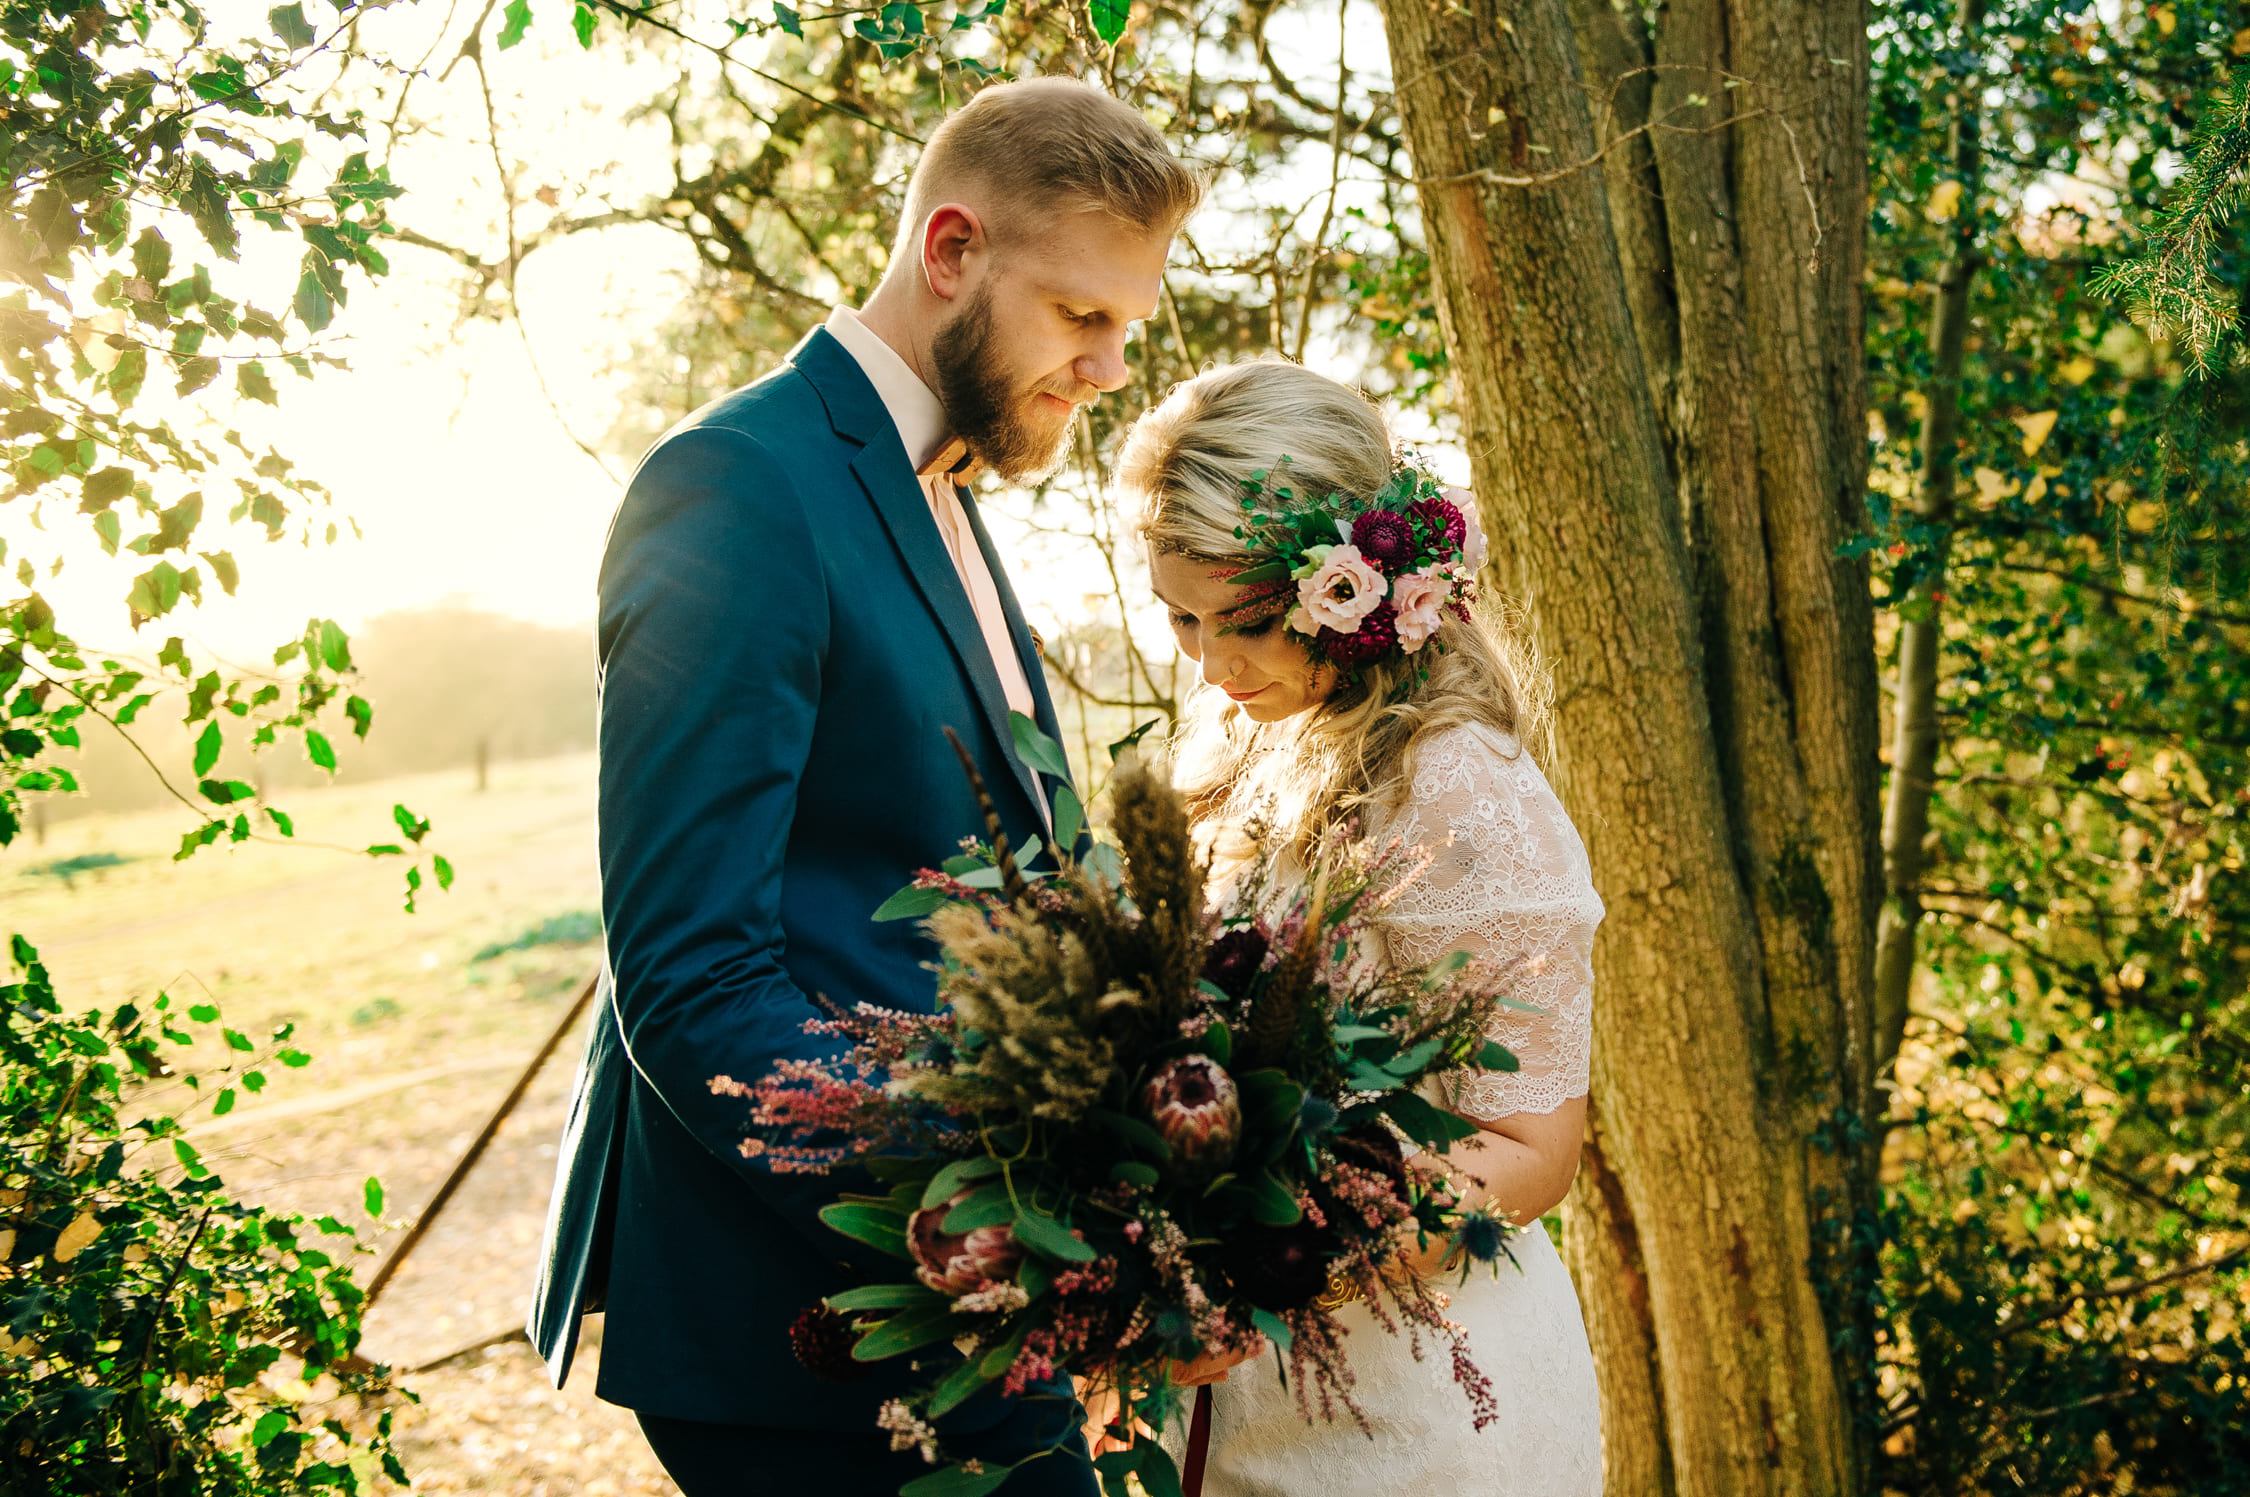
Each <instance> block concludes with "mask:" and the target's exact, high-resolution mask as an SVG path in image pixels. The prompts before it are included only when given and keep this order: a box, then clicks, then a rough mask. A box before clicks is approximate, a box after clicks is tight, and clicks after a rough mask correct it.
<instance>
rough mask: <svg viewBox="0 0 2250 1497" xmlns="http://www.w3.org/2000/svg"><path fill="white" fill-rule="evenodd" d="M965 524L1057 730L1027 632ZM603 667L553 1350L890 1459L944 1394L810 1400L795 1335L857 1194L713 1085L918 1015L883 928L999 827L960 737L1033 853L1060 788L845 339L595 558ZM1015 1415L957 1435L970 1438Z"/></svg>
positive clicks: (700, 419)
mask: <svg viewBox="0 0 2250 1497" xmlns="http://www.w3.org/2000/svg"><path fill="white" fill-rule="evenodd" d="M968 513H969V516H970V519H971V521H972V524H973V526H974V528H975V532H976V539H977V544H978V545H979V546H980V547H981V548H982V549H983V551H984V556H985V562H986V565H987V566H988V567H990V569H991V571H992V576H993V580H994V582H995V584H996V585H997V587H998V589H999V593H1000V597H1001V601H1002V603H1003V605H1004V606H1005V608H1006V611H1007V616H1008V626H1009V631H1010V635H1011V637H1012V639H1013V640H1014V641H1015V646H1016V652H1017V657H1018V659H1019V661H1020V662H1021V664H1022V666H1023V671H1024V675H1025V676H1026V678H1027V679H1028V680H1029V681H1030V682H1031V684H1032V691H1033V693H1034V695H1035V696H1036V697H1037V699H1038V707H1039V711H1038V719H1039V721H1040V723H1041V725H1042V727H1044V728H1045V730H1046V731H1047V732H1048V733H1049V734H1050V735H1051V736H1052V735H1053V734H1054V733H1055V726H1054V715H1053V709H1052V707H1051V705H1050V704H1049V702H1048V699H1047V693H1046V689H1045V683H1044V680H1043V678H1042V676H1041V673H1040V668H1039V661H1038V658H1037V655H1036V652H1035V651H1034V649H1033V645H1032V641H1031V637H1030V633H1029V631H1028V630H1027V629H1026V628H1025V626H1024V622H1023V617H1022V614H1021V612H1020V610H1019V609H1018V608H1017V605H1016V601H1015V597H1014V594H1013V593H1012V592H1011V591H1010V590H1009V587H1008V583H1007V579H1006V573H1005V572H1004V571H1003V569H1002V567H1001V565H1000V560H999V558H998V557H997V556H996V555H995V554H994V553H993V550H992V542H991V539H990V537H989V536H988V535H987V534H986V532H985V529H984V526H983V523H982V522H981V520H978V519H977V517H976V509H975V506H974V505H973V504H969V505H968ZM599 648H600V656H601V735H600V743H601V790H600V795H601V804H600V837H601V875H602V913H603V917H604V920H605V922H606V929H607V939H608V957H609V975H610V980H611V998H610V1002H609V1004H608V1006H607V1007H606V1008H605V1009H603V1010H602V1011H600V1012H598V1013H597V1015H596V1023H595V1025H594V1029H593V1034H592V1037H591V1040H590V1042H589V1044H588V1047H587V1053H586V1057H585V1060H584V1062H583V1064H582V1066H581V1068H580V1073H579V1078H578V1090H577V1094H576V1097H575V1099H574V1102H573V1105H572V1112H571V1120H570V1125H569V1129H568V1131H567V1132H566V1134H565V1137H564V1146H563V1157H562V1160H561V1162H560V1164H559V1166H558V1174H557V1181H556V1191H555V1198H554V1202H553V1204H552V1206H551V1207H550V1209H549V1221H548V1232H547V1243H546V1252H545V1255H544V1261H543V1264H542V1272H541V1276H540V1282H539V1288H538V1292H537V1294H536V1296H535V1299H534V1303H533V1306H532V1312H531V1325H530V1329H531V1334H532V1339H533V1344H534V1345H536V1346H537V1347H538V1349H539V1351H540V1353H541V1355H542V1356H544V1357H545V1358H546V1359H547V1361H548V1364H549V1368H550V1370H551V1372H552V1374H553V1376H554V1377H555V1380H556V1381H557V1383H558V1384H559V1383H560V1382H561V1380H562V1379H563V1378H564V1377H565V1376H567V1375H568V1372H569V1366H570V1359H571V1354H572V1350H573V1348H574V1346H575V1344H576V1340H577V1333H578V1323H579V1318H580V1315H581V1314H582V1313H583V1310H584V1309H585V1307H586V1306H588V1305H589V1304H590V1303H602V1302H605V1301H606V1303H605V1308H606V1311H607V1320H606V1324H605V1327H604V1332H603V1343H602V1358H601V1376H600V1381H599V1385H598V1388H597V1390H596V1391H597V1392H598V1393H599V1394H600V1396H601V1397H602V1398H604V1399H606V1400H608V1401H610V1402H613V1403H620V1404H624V1405H627V1406H628V1407H631V1408H634V1409H638V1410H642V1411H644V1412H648V1413H653V1414H661V1415H667V1416H671V1417H673V1418H680V1419H696V1420H706V1421H712V1422H718V1423H729V1424H751V1425H759V1426H765V1427H769V1428H783V1429H786V1428H799V1429H832V1430H854V1431H872V1430H873V1427H874V1426H873V1419H874V1413H875V1409H876V1406H877V1405H878V1404H879V1403H880V1402H881V1401H882V1400H883V1399H885V1398H887V1397H891V1396H894V1395H896V1394H897V1393H899V1392H901V1391H903V1390H904V1389H905V1388H906V1387H908V1386H910V1385H912V1384H915V1383H918V1382H922V1381H926V1380H927V1377H928V1375H929V1374H928V1373H927V1372H924V1373H922V1374H919V1375H918V1374H915V1373H914V1372H912V1371H911V1370H909V1369H908V1368H906V1367H904V1366H901V1365H896V1364H885V1365H884V1366H883V1367H882V1368H880V1369H879V1370H878V1371H877V1373H876V1375H875V1376H873V1377H871V1378H869V1379H868V1380H866V1381H864V1382H860V1383H855V1384H850V1385H845V1386H841V1387H839V1386H836V1385H832V1384H821V1383H816V1382H815V1381H813V1379H812V1378H811V1377H810V1376H809V1375H808V1374H807V1373H806V1372H805V1371H804V1369H803V1368H802V1367H800V1366H799V1365H798V1364H797V1362H796V1360H795V1358H794V1357H793V1356H792V1355H791V1352H790V1347H789V1343H788V1336H787V1331H788V1326H789V1324H790V1322H791V1321H792V1320H793V1319H794V1318H795V1317H796V1316H797V1314H798V1312H799V1311H801V1310H803V1309H804V1308H805V1307H807V1306H809V1305H811V1304H813V1303H815V1302H816V1301H818V1300H819V1299H820V1298H821V1297H822V1296H823V1295H827V1294H833V1293H835V1292H837V1291H838V1290H840V1289H843V1288H845V1287H846V1286H847V1285H849V1284H851V1283H853V1282H856V1281H861V1279H860V1276H859V1273H858V1269H859V1268H861V1267H863V1266H865V1265H864V1261H862V1262H861V1263H859V1264H855V1262H854V1254H855V1253H858V1252H862V1251H864V1250H861V1249H858V1248H857V1247H856V1245H855V1244H853V1243H852V1242H850V1241H849V1240H848V1239H846V1238H844V1237H842V1236H840V1235H838V1234H837V1233H835V1232H832V1231H830V1230H829V1229H828V1228H827V1227H825V1226H823V1225H822V1224H821V1223H820V1222H819V1220H818V1219H817V1217H816V1216H815V1212H816V1211H817V1210H818V1208H819V1207H820V1206H821V1205H822V1204H824V1203H826V1202H827V1201H830V1200H833V1199H834V1197H835V1194H836V1192H837V1190H838V1189H839V1185H840V1183H841V1182H839V1181H838V1180H837V1179H835V1178H829V1177H822V1176H808V1175H781V1174H775V1173H773V1172H772V1171H770V1170H769V1169H767V1168H766V1167H764V1165H762V1164H761V1163H760V1162H759V1161H757V1160H753V1159H745V1158H744V1157H743V1156H742V1154H741V1153H740V1151H739V1149H738V1147H737V1145H738V1143H739V1140H740V1138H741V1133H742V1123H743V1119H744V1115H745V1104H744V1103H743V1102H741V1101H739V1100H736V1099H730V1098H724V1097H715V1096H713V1095H712V1093H711V1091H710V1089H709V1086H708V1083H709V1081H710V1079H711V1078H712V1077H714V1076H717V1075H722V1074H723V1075H729V1076H733V1077H735V1078H737V1079H738V1080H743V1081H749V1080H753V1079H755V1078H757V1077H759V1076H762V1075H764V1074H765V1073H766V1072H767V1071H769V1070H770V1069H771V1068H772V1067H773V1065H774V1063H775V1062H776V1061H779V1060H782V1059H784V1058H788V1057H805V1056H813V1055H820V1054H832V1053H835V1051H836V1049H837V1048H838V1047H837V1044H836V1042H835V1041H832V1040H824V1039H819V1038H815V1037H809V1036H807V1035H806V1034H805V1032H804V1023H805V1021H806V1020H807V1019H811V1018H814V1017H816V1016H817V1015H818V1014H819V1013H820V1010H819V1009H818V1008H817V1007H816V1006H815V1004H814V1002H813V1001H812V1000H813V996H814V995H816V994H817V995H822V996H825V997H826V998H827V999H829V1000H831V1001H833V1002H835V1003H839V1004H843V1005H847V1006H848V1005H851V1004H854V1003H858V1002H862V1001H865V1002H871V1003H876V1004H881V1005H884V1006H886V1007H891V1008H900V1009H913V1010H919V1011H924V1012H926V1011H928V1009H929V1008H930V1007H931V1005H932V1003H933V1002H934V1000H935V992H934V988H935V981H934V978H933V977H932V975H931V973H930V972H929V970H928V969H927V968H926V967H925V965H924V964H925V963H927V962H929V961H931V960H932V959H933V958H934V956H935V951H934V949H933V948H932V946H931V944H930V942H929V941H928V939H927V938H926V937H925V936H924V935H923V934H922V932H921V931H920V930H919V929H918V928H917V926H916V924H915V923H914V922H907V921H901V922H897V923H890V924H882V925H877V924H873V923H871V922H870V920H869V918H868V917H869V916H870V914H871V913H872V912H873V911H874V909H875V907H876V906H877V905H878V904H880V903H881V902H882V901H883V900H884V899H885V898H886V897H887V896H889V895H890V894H892V893H893V892H895V891H896V890H897V889H898V888H899V887H900V886H901V885H903V884H904V883H905V882H906V881H907V880H908V878H909V877H911V875H912V873H913V871H914V870H915V869H917V868H922V867H931V866H935V865H936V864H938V863H939V862H942V861H943V860H944V859H945V858H947V857H949V856H951V855H952V854H953V853H955V852H957V851H958V850H959V848H958V842H959V839H960V838H961V837H963V836H965V835H968V834H971V833H974V832H977V831H979V830H980V828H981V826H982V821H981V818H980V816H979V814H978V811H977V808H976V805H975V802H974V799H973V798H972V796H971V793H970V791H969V788H968V785H967V782H966V780H965V778H964V776H963V775H962V773H961V768H960V764H959V762H958V761H957V760H956V758H955V757H954V754H953V751H952V749H951V748H950V747H949V746H948V744H947V743H946V741H945V736H944V729H945V728H947V727H951V728H953V729H954V730H955V731H956V732H957V733H959V734H960V735H961V738H962V740H963V742H965V743H966V744H967V745H968V747H969V749H970V752H971V753H972V754H973V755H974V756H975V758H976V760H977V763H978V767H979V772H980V773H981V774H982V775H983V776H984V780H985V783H986V785H987V786H988V787H990V789H991V791H992V793H993V796H994V798H995V800H996V801H997V803H998V805H999V809H1000V814H1001V817H1002V820H1003V822H1004V823H1005V824H1006V826H1007V829H1008V832H1009V835H1010V837H1011V840H1013V841H1015V842H1016V843H1017V844H1018V845H1019V846H1020V845H1022V842H1023V839H1024V837H1025V836H1026V835H1027V834H1032V835H1041V836H1044V835H1045V831H1046V828H1045V824H1044V819H1043V817H1042V815H1041V812H1040V809H1039V808H1040V806H1042V805H1043V804H1045V803H1047V801H1048V799H1049V797H1051V795H1052V787H1051V786H1046V785H1042V784H1041V783H1040V782H1039V780H1038V777H1037V776H1036V775H1035V774H1034V772H1033V771H1031V770H1030V769H1028V768H1027V767H1025V765H1024V764H1023V763H1022V762H1021V760H1020V758H1019V757H1018V756H1017V755H1016V753H1015V751H1014V748H1013V743H1012V737H1011V735H1010V733H1009V731H1008V725H1007V702H1006V698H1005V697H1004V696H1003V694H1002V691H1001V686H1000V681H999V677H998V674H997V673H996V672H995V671H994V669H993V666H992V657H991V653H990V650H989V648H988V646H987V645H986V642H985V637H984V635H983V633H982V632H981V631H980V630H979V628H978V625H977V620H976V615H975V613H974V610H973V609H972V608H971V606H970V603H969V599H968V595H967V593H966V592H965V591H964V590H963V588H962V586H961V582H960V578H959V575H958V574H957V573H956V571H955V570H954V567H953V563H952V559H951V558H950V557H949V556H948V555H947V553H946V549H945V543H944V541H943V540H942V539H941V538H940V536H939V534H938V530H937V525H936V523H935V521H934V520H933V519H932V518H931V515H930V510H929V504H928V501H927V499H926V498H925V497H924V495H923V492H922V489H921V486H920V483H919V482H918V480H917V479H916V478H915V475H914V472H913V469H912V467H911V465H910V464H909V462H908V459H907V454H906V451H905V448H904V447H903V446H902V445H901V442H900V439H899V435H898V432H897V429H896V428H895V427H894V426H893V424H892V422H891V419H890V416H889V413H888V412H887V411H886V410H885V409H884V407H883V404H882V401H881V399H880V397H879V396H878V395H877V394H876V392H875V389H874V387H873V386H872V385H871V384H870V383H869V382H868V380H867V378H866V376H865V375H864V374H863V373H862V372H861V371H860V368H859V366H858V364H857V363H856V362H855V361H854V360H853V359H852V357H851V355H850V354H849V353H847V352H846V351H845V350H844V348H843V347H842V346H841V345H840V344H838V343H837V342H836V340H835V339H834V338H832V337H831V336H829V334H828V333H827V332H826V331H825V330H821V331H816V332H814V333H813V334H812V335H811V336H810V337H808V338H806V339H805V341H804V342H803V343H801V344H799V345H798V347H797V348H796V350H795V351H794V352H792V353H791V354H790V356H789V362H788V363H787V364H785V365H784V366H783V367H782V368H781V369H779V370H778V371H776V372H775V373H774V374H772V375H771V376H769V377H767V378H765V379H762V380H760V381H758V382H757V383H756V384H753V385H750V386H748V387H746V388H744V389H740V390H737V391H735V392H734V393H732V394H730V395H727V396H725V397H723V398H721V399H719V400H717V401H715V402H713V403H712V404H710V405H708V406H706V407H704V408H703V409H702V410H700V411H698V412H697V413H696V414H695V415H693V416H691V417H689V418H688V419H687V420H686V421H684V422H683V423H681V424H680V425H679V426H678V427H676V428H674V429H673V430H672V431H671V432H670V433H668V434H667V435H666V436H665V437H664V438H663V440H662V441H660V442H658V443H657V445H656V446H655V447H654V448H653V449H652V450H651V451H650V452H649V454H648V456H647V457H646V458H644V459H643V460H642V462H641V466H640V468H639V470H638V471H637V472H636V473H635V475H634V477H633V482H632V485H631V487H630V489H629V490H628V491H627V493H626V495H625V499H624V503H623V505H622V506H621V507H620V509H619V511H618V514H617V518H616V520H615V522H614V524H613V526H612V528H611V532H610V539H609V549H608V552H607V555H606V556H605V558H604V560H603V564H602V574H601V617H600V632H599ZM888 1268H889V1271H890V1272H889V1274H886V1276H890V1274H895V1273H896V1271H897V1270H898V1268H899V1265H898V1264H896V1263H895V1262H894V1263H891V1264H889V1265H888ZM1000 1402H1001V1401H1000V1400H998V1399H997V1398H994V1399H991V1400H989V1401H988V1406H987V1407H986V1408H984V1409H981V1410H980V1409H966V1410H964V1411H963V1412H964V1414H965V1415H966V1416H967V1417H968V1418H969V1420H970V1421H971V1427H974V1425H975V1423H976V1422H978V1421H981V1420H996V1419H998V1418H1000V1417H1002V1415H1003V1413H1004V1412H1005V1411H1004V1410H1003V1409H1001V1408H1000V1407H999V1404H1000ZM1056 1412H1057V1413H1058V1414H1061V1413H1062V1412H1063V1410H1062V1409H1060V1408H1058V1409H1057V1410H1056ZM950 1423H951V1421H949V1424H950Z"/></svg>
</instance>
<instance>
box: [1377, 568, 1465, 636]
mask: <svg viewBox="0 0 2250 1497" xmlns="http://www.w3.org/2000/svg"><path fill="white" fill-rule="evenodd" d="M1452 597H1453V581H1452V579H1451V578H1449V577H1446V576H1444V575H1442V574H1441V573H1440V572H1439V570H1438V569H1437V568H1436V567H1434V566H1428V567H1424V568H1422V570H1420V571H1419V572H1409V573H1407V574H1406V575H1405V576H1404V577H1399V578H1394V579H1393V580H1392V582H1391V607H1392V608H1394V609H1396V610H1397V612H1398V619H1397V627H1398V642H1399V644H1400V645H1401V646H1402V647H1403V648H1404V649H1405V650H1406V653H1407V654H1409V655H1411V654H1413V653H1414V652H1415V651H1416V650H1419V649H1420V648H1422V644H1423V642H1424V641H1425V640H1427V639H1428V638H1429V637H1430V636H1431V635H1433V634H1435V633H1437V631H1438V625H1440V624H1442V623H1444V622H1445V605H1446V603H1447V602H1448V601H1449V600H1450V599H1451V598H1452Z"/></svg>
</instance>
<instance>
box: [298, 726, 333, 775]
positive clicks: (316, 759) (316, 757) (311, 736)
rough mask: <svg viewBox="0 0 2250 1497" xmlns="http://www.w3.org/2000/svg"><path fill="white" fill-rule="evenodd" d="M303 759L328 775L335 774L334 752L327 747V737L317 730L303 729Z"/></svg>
mask: <svg viewBox="0 0 2250 1497" xmlns="http://www.w3.org/2000/svg"><path fill="white" fill-rule="evenodd" d="M305 757H306V758H308V759H310V760H312V761H313V763H315V764H317V765H319V766H320V767H321V768H322V769H325V770H327V771H328V772H329V773H330V774H334V773H335V772H336V751H335V750H334V749H333V748H330V747H329V746H328V738H327V735H326V734H324V733H322V732H320V730H319V729H317V728H307V729H305Z"/></svg>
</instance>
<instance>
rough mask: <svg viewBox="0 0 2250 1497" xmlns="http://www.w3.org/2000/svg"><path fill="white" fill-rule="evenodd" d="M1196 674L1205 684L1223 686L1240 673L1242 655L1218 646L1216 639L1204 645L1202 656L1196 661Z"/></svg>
mask: <svg viewBox="0 0 2250 1497" xmlns="http://www.w3.org/2000/svg"><path fill="white" fill-rule="evenodd" d="M1197 664H1198V665H1199V666H1200V667H1201V669H1200V670H1199V671H1198V674H1199V675H1201V676H1202V677H1203V684H1204V685H1206V686H1224V685H1226V684H1227V682H1229V681H1232V680H1233V679H1234V678H1235V677H1236V676H1237V675H1239V674H1241V666H1242V657H1241V655H1239V654H1237V653H1236V652H1235V651H1233V650H1229V649H1224V648H1220V647H1219V642H1218V641H1213V642H1212V643H1211V644H1209V645H1207V646H1205V648H1204V651H1203V658H1202V659H1201V660H1200V661H1198V662H1197Z"/></svg>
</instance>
